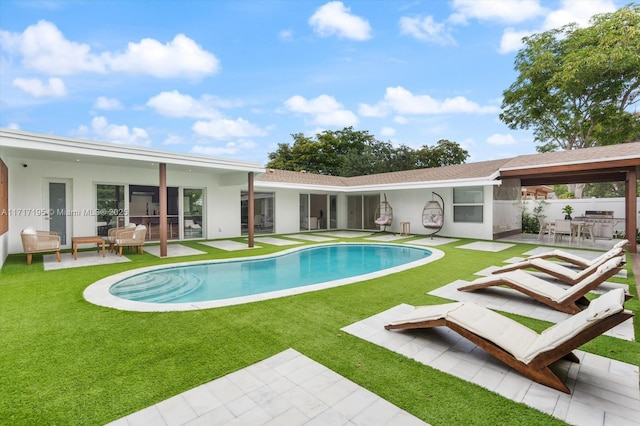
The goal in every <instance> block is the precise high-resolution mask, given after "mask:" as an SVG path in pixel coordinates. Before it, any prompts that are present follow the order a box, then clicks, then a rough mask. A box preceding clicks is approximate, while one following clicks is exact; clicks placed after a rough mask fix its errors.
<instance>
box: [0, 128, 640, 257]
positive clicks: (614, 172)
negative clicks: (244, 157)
mask: <svg viewBox="0 0 640 426" xmlns="http://www.w3.org/2000/svg"><path fill="white" fill-rule="evenodd" d="M638 166H640V142H639V143H629V144H623V145H615V146H607V147H597V148H589V149H584V150H576V151H567V152H556V153H547V154H534V155H526V156H519V157H515V158H508V159H500V160H494V161H486V162H478V163H469V164H461V165H453V166H446V167H440V168H434V169H421V170H411V171H403V172H393V173H384V174H377V175H369V176H358V177H352V178H341V177H335V176H322V175H314V174H310V173H300V172H290V171H281V170H271V169H264V168H263V167H261V165H259V164H257V163H252V162H243V161H232V160H224V159H218V158H211V157H204V156H196V155H189V154H179V153H175V152H166V151H159V150H152V149H146V148H139V147H131V146H126V145H117V144H111V143H98V142H93V141H86V140H80V139H72V138H67V137H57V136H52V135H45V134H35V133H29V132H24V131H17V130H10V129H0V266H1V265H2V264H3V263H4V261H5V259H6V257H7V256H8V255H9V254H13V253H22V252H23V248H22V243H21V239H20V231H21V230H22V229H24V228H26V227H28V226H31V227H34V228H36V229H39V230H55V231H56V232H58V233H59V234H60V235H61V239H62V245H63V248H69V247H70V245H71V239H72V238H73V237H75V236H96V235H98V236H102V235H106V233H107V230H108V229H109V228H111V227H114V226H122V225H124V224H127V223H136V224H140V223H142V224H145V225H146V226H147V228H148V236H147V237H148V238H147V241H154V240H155V241H160V242H161V244H165V243H166V241H178V240H188V239H218V238H232V237H241V236H243V235H247V236H249V238H250V239H251V238H252V237H253V234H254V233H255V234H286V233H297V232H304V231H317V230H321V229H372V230H378V229H380V227H379V225H377V224H375V222H374V219H375V218H374V215H375V211H376V209H377V207H378V205H379V203H380V201H381V199H383V197H385V196H386V199H387V201H388V202H389V203H390V204H391V205H392V206H393V214H394V216H393V223H392V225H391V226H390V227H387V230H388V231H391V232H401V230H402V229H401V223H405V226H409V227H410V232H411V233H412V234H428V233H430V232H432V230H429V229H425V228H424V227H423V226H422V210H423V206H424V205H425V203H426V202H427V201H429V200H432V199H436V200H440V198H439V197H436V196H435V195H434V194H433V193H434V192H435V193H437V194H438V195H439V196H440V197H442V200H443V202H444V205H443V209H444V223H443V226H442V229H441V231H440V232H439V235H443V236H450V237H465V238H477V239H486V240H492V239H495V238H498V237H501V236H505V235H509V234H510V233H519V232H520V229H521V223H520V220H521V215H520V209H521V201H520V200H521V186H523V185H537V184H540V183H545V184H553V183H567V182H582V181H585V182H593V181H612V180H616V181H618V180H622V181H625V182H627V187H628V188H629V195H628V197H627V198H628V202H627V206H628V207H627V212H626V213H627V217H629V216H632V217H630V218H629V221H628V223H627V227H628V229H634V230H635V228H636V216H637V211H636V210H637V209H636V197H635V193H636V180H637V167H638ZM585 179H589V180H585ZM162 188H165V190H166V193H165V195H166V205H162V203H161V201H162V200H163V199H164V198H165V197H163V196H161V194H160V193H161V192H162V191H161V189H162ZM629 200H631V201H632V202H631V201H629ZM631 205H633V206H632V207H631ZM407 223H408V225H406V224H407ZM631 227H632V228H631Z"/></svg>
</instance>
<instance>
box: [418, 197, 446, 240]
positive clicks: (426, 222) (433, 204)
mask: <svg viewBox="0 0 640 426" xmlns="http://www.w3.org/2000/svg"><path fill="white" fill-rule="evenodd" d="M431 194H432V195H431V198H432V199H431V201H428V202H427V203H426V204H425V205H424V208H423V209H422V226H424V227H425V228H426V229H427V230H428V233H427V235H428V236H430V237H431V238H433V236H434V235H436V234H437V233H438V232H440V230H441V229H442V226H443V225H444V200H443V199H442V197H441V196H440V195H438V194H436V193H435V192H432V193H431ZM434 195H435V196H437V197H438V198H440V202H438V200H434V199H433V196H434Z"/></svg>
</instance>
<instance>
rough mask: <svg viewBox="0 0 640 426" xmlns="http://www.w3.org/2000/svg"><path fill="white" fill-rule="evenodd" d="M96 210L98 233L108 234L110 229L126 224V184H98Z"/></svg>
mask: <svg viewBox="0 0 640 426" xmlns="http://www.w3.org/2000/svg"><path fill="white" fill-rule="evenodd" d="M96 210H97V215H96V226H97V234H96V235H100V236H107V234H108V233H109V229H111V228H117V227H122V226H124V218H125V216H126V214H125V213H126V212H125V210H124V185H97V186H96Z"/></svg>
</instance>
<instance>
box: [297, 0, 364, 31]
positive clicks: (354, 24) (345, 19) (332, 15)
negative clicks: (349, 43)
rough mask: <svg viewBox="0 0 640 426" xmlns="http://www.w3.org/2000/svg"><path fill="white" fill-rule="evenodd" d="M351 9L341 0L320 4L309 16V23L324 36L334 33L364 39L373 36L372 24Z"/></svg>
mask: <svg viewBox="0 0 640 426" xmlns="http://www.w3.org/2000/svg"><path fill="white" fill-rule="evenodd" d="M350 12H351V9H350V8H348V7H345V6H344V4H343V3H342V2H340V1H332V2H329V3H326V4H324V5H322V6H320V7H319V8H318V9H317V10H316V11H315V13H314V14H313V15H312V16H311V18H309V25H311V27H312V28H313V30H314V31H315V32H316V33H317V34H319V35H320V36H322V37H329V36H332V35H335V36H338V37H340V38H348V39H351V40H357V41H364V40H369V39H370V38H371V26H370V25H369V22H368V21H367V20H366V19H363V18H360V17H359V16H355V15H352V14H351V13H350Z"/></svg>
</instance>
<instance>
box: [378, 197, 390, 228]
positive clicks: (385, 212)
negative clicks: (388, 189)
mask: <svg viewBox="0 0 640 426" xmlns="http://www.w3.org/2000/svg"><path fill="white" fill-rule="evenodd" d="M374 217H375V220H374V222H375V223H376V224H377V225H379V226H382V227H383V228H382V232H385V231H386V230H387V226H390V225H391V222H393V208H392V207H391V204H389V202H387V194H384V201H381V202H380V204H378V208H377V209H376V214H375V216H374Z"/></svg>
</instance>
